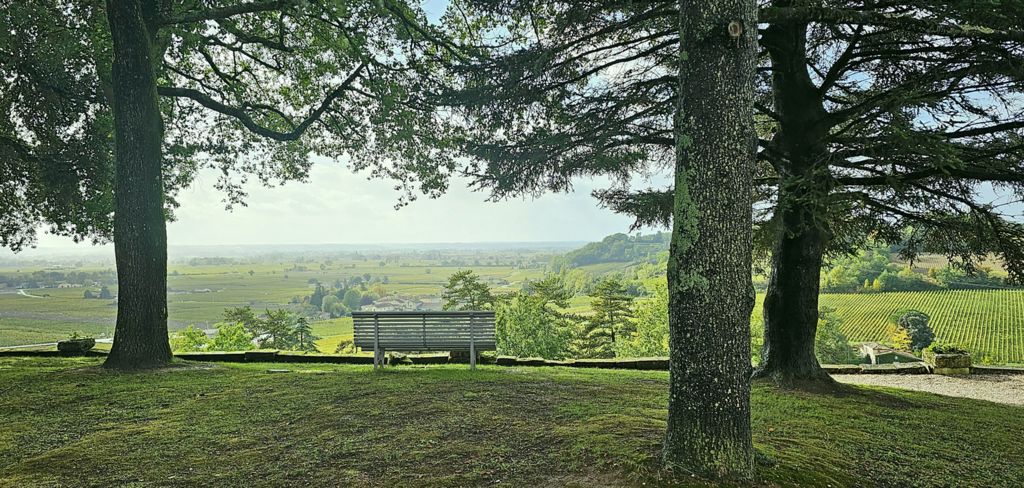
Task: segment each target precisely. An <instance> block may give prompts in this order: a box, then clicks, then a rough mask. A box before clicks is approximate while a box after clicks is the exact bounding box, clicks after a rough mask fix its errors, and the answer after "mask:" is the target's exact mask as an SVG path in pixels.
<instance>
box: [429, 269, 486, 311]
mask: <svg viewBox="0 0 1024 488" xmlns="http://www.w3.org/2000/svg"><path fill="white" fill-rule="evenodd" d="M441 300H442V301H443V302H444V305H443V307H444V309H445V310H489V309H491V308H493V307H494V301H495V299H494V295H493V294H491V289H490V288H489V287H488V286H487V284H486V283H483V282H482V281H480V276H478V275H477V274H476V273H475V272H473V270H462V271H457V272H455V273H454V274H452V275H451V276H449V277H448V283H447V284H446V285H445V286H444V291H443V292H442V293H441Z"/></svg>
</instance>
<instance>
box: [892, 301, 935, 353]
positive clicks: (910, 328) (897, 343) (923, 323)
mask: <svg viewBox="0 0 1024 488" xmlns="http://www.w3.org/2000/svg"><path fill="white" fill-rule="evenodd" d="M890 320H891V321H892V322H893V327H892V328H891V330H890V335H891V337H892V342H893V347H895V348H897V349H902V350H906V351H920V350H922V349H924V348H926V347H928V346H930V345H931V343H932V342H935V332H933V331H932V328H931V326H930V325H928V321H929V320H931V317H929V316H928V314H926V313H924V312H921V311H919V310H904V311H902V312H897V313H896V314H894V315H893V316H892V317H890Z"/></svg>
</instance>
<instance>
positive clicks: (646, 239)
mask: <svg viewBox="0 0 1024 488" xmlns="http://www.w3.org/2000/svg"><path fill="white" fill-rule="evenodd" d="M670 237H671V235H670V234H668V233H666V232H658V233H654V234H649V235H646V236H645V235H643V234H637V235H635V236H629V235H626V234H612V235H610V236H607V237H605V238H604V239H602V240H601V242H591V243H589V244H586V245H584V246H583V247H582V248H580V249H576V250H574V251H570V252H568V253H566V254H565V256H564V258H563V259H559V260H555V261H553V263H552V267H553V269H554V271H556V272H558V271H561V269H562V268H563V267H578V266H586V265H590V264H598V263H632V262H638V261H647V260H652V259H657V255H658V254H659V253H661V252H664V251H667V250H668V244H669V240H670Z"/></svg>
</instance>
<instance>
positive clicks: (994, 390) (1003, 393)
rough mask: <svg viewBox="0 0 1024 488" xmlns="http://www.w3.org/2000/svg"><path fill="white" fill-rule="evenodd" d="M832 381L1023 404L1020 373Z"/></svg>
mask: <svg viewBox="0 0 1024 488" xmlns="http://www.w3.org/2000/svg"><path fill="white" fill-rule="evenodd" d="M832 377H833V378H835V379H836V381H840V382H843V383H853V384H858V385H872V386H890V387H893V388H904V389H907V390H917V391H926V392H929V393H936V394H939V395H947V396H957V397H964V398H974V399H978V400H988V401H990V402H996V403H1005V404H1007V405H1021V406H1024V375H1019V374H1018V375H1001V374H983V375H979V374H975V375H970V376H943V375H938V374H914V375H910V374H837V375H832Z"/></svg>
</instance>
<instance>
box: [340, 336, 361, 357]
mask: <svg viewBox="0 0 1024 488" xmlns="http://www.w3.org/2000/svg"><path fill="white" fill-rule="evenodd" d="M357 352H359V349H358V348H357V347H356V343H355V341H354V340H352V339H343V340H342V341H341V342H339V343H338V347H335V348H334V353H335V354H355V353H357Z"/></svg>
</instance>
